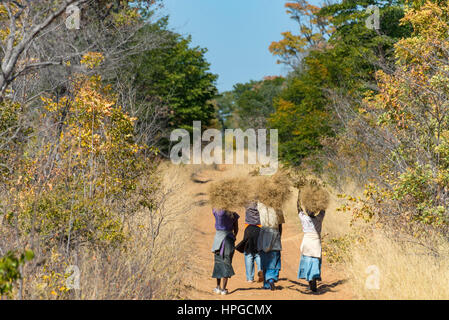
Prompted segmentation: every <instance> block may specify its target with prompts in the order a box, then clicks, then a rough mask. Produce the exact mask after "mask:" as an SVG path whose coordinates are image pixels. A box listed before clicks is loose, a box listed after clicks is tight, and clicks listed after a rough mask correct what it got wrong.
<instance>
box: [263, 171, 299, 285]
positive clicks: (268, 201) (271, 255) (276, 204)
mask: <svg viewBox="0 0 449 320" xmlns="http://www.w3.org/2000/svg"><path fill="white" fill-rule="evenodd" d="M290 193H291V191H290V183H289V180H288V178H287V177H286V176H285V175H283V174H282V173H277V174H276V175H274V176H272V177H260V178H258V183H257V185H256V198H257V200H258V203H257V210H258V211H259V216H260V223H261V225H262V228H261V229H260V233H259V239H258V242H257V247H258V250H259V255H260V262H261V266H262V271H263V278H264V283H263V288H264V289H271V290H276V287H275V285H274V284H275V283H276V282H277V281H278V280H279V271H280V270H281V251H282V244H281V235H282V224H283V223H284V222H285V219H284V215H283V213H282V210H281V208H282V207H283V205H284V203H285V202H286V201H287V200H288V198H289V197H290Z"/></svg>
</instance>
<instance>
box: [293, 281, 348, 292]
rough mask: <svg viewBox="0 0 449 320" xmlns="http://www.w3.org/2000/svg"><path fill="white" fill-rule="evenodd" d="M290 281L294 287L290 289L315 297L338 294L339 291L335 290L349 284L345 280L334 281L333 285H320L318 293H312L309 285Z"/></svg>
mask: <svg viewBox="0 0 449 320" xmlns="http://www.w3.org/2000/svg"><path fill="white" fill-rule="evenodd" d="M288 281H289V282H290V283H292V285H290V286H288V287H287V288H288V289H290V290H295V291H298V292H301V293H302V294H313V295H322V294H325V293H327V292H336V291H337V290H334V288H336V287H338V286H339V285H342V284H344V283H346V282H347V280H345V279H343V280H337V281H334V282H332V283H321V284H318V286H317V289H318V291H317V292H312V291H310V290H309V285H308V284H305V283H301V282H298V281H294V280H288ZM295 285H296V286H299V287H300V288H295Z"/></svg>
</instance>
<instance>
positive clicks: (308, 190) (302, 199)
mask: <svg viewBox="0 0 449 320" xmlns="http://www.w3.org/2000/svg"><path fill="white" fill-rule="evenodd" d="M329 198H330V197H329V193H328V192H327V191H326V190H325V189H324V188H323V187H321V186H319V185H317V184H310V183H308V184H306V185H305V186H304V187H302V188H301V189H300V192H299V194H298V207H302V208H303V209H304V210H306V212H307V213H314V214H316V213H319V212H320V211H321V210H326V209H327V207H328V206H329V200H330V199H329ZM298 209H299V208H298Z"/></svg>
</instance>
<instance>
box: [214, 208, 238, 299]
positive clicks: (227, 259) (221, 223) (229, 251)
mask: <svg viewBox="0 0 449 320" xmlns="http://www.w3.org/2000/svg"><path fill="white" fill-rule="evenodd" d="M212 212H213V214H214V217H215V229H216V233H215V238H214V243H213V245H212V252H213V253H214V270H213V272H212V278H215V279H217V287H216V288H215V289H214V292H215V293H216V294H222V295H226V294H228V290H227V289H226V286H227V284H228V279H229V278H231V277H232V276H233V275H234V274H235V273H234V269H233V268H232V258H233V256H234V251H235V239H236V236H237V233H238V219H239V215H238V214H237V213H235V212H230V211H227V210H216V209H212ZM222 279H223V282H222V281H221V280H222Z"/></svg>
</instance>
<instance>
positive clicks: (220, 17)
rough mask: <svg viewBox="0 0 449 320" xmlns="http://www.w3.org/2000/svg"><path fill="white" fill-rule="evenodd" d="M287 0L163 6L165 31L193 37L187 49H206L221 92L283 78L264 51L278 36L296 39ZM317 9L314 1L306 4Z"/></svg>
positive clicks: (199, 0)
mask: <svg viewBox="0 0 449 320" xmlns="http://www.w3.org/2000/svg"><path fill="white" fill-rule="evenodd" d="M285 2H286V0H165V1H164V3H165V8H164V9H163V11H162V12H163V13H164V14H168V15H169V16H170V22H169V25H170V28H171V29H172V30H173V31H175V32H178V33H180V34H183V35H188V34H190V35H192V44H193V45H199V46H201V47H203V48H207V49H208V53H207V54H206V58H207V60H208V61H209V62H210V63H211V71H212V72H213V73H216V74H218V75H219V78H218V80H217V87H218V89H219V90H220V92H223V91H227V90H231V89H232V86H233V85H234V84H236V83H239V82H247V81H249V80H261V79H262V78H263V77H264V76H272V75H285V74H286V73H287V71H288V69H287V68H286V67H285V66H283V65H278V64H276V60H277V59H276V57H274V56H273V55H272V54H271V53H270V52H269V51H268V46H269V45H270V44H271V42H272V41H278V40H280V39H281V32H284V31H292V32H294V33H297V29H298V25H297V24H296V23H295V22H294V21H293V20H291V19H290V18H289V16H288V15H287V13H286V12H285V11H286V9H285V8H284V4H285ZM311 2H314V3H318V1H311Z"/></svg>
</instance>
